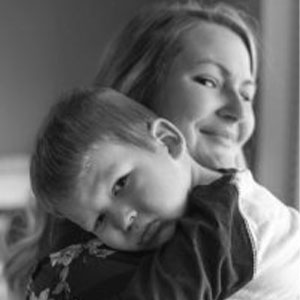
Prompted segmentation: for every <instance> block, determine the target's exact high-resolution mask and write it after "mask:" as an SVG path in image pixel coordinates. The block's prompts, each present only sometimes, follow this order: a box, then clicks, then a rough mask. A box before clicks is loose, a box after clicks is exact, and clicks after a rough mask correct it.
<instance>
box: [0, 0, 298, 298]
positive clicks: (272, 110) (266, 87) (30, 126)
mask: <svg viewBox="0 0 300 300" xmlns="http://www.w3.org/2000/svg"><path fill="white" fill-rule="evenodd" d="M147 2H148V3H149V2H150V1H149V0H148V1H146V0H126V1H124V0H109V1H103V0H102V1H99V0H84V1H83V0H48V1H47V0H46V1H39V0H27V1H17V0H1V2H0V45H1V46H0V65H1V68H0V232H1V231H2V232H4V231H5V227H6V224H7V222H6V220H7V218H9V216H10V214H11V213H12V212H13V211H14V210H16V209H20V208H22V207H23V206H24V205H26V203H27V201H28V199H29V198H30V188H29V180H28V157H29V155H30V153H31V150H32V148H33V142H34V137H35V134H36V132H37V129H38V127H39V125H40V123H41V121H42V119H43V118H44V116H45V114H46V112H47V111H48V109H49V107H50V106H51V104H52V103H53V101H54V100H55V99H56V97H57V96H58V95H59V94H61V92H62V91H65V90H68V89H70V88H72V87H76V86H81V85H85V84H89V83H90V82H91V81H92V80H93V78H94V75H95V74H96V71H97V67H98V62H99V60H100V56H101V53H102V52H103V50H104V47H105V45H106V44H107V42H108V41H109V40H110V39H111V38H112V37H113V36H114V35H115V34H116V33H117V32H118V31H119V30H120V29H121V28H122V27H123V26H124V24H125V23H126V22H127V20H128V19H129V18H130V17H131V16H132V15H133V14H134V13H135V12H136V11H137V9H139V8H140V7H142V6H143V5H145V4H147ZM210 2H217V1H210ZM223 2H229V3H231V4H233V5H236V6H238V7H240V8H243V9H245V10H246V11H247V12H248V13H250V14H252V15H253V16H254V17H255V18H256V19H257V20H258V24H259V28H260V31H261V36H262V38H261V39H262V44H261V48H262V51H263V54H262V58H261V76H260V88H259V91H258V95H257V100H256V104H255V109H256V114H257V128H256V132H255V134H254V138H253V139H252V141H251V142H250V144H249V145H248V156H249V158H250V166H251V169H252V170H253V171H254V173H255V176H256V178H257V179H258V181H259V182H261V183H262V184H263V185H265V186H266V187H268V188H269V189H270V190H271V191H272V192H273V193H274V194H275V195H277V196H278V197H279V198H280V199H282V201H284V202H285V203H287V204H289V205H292V206H294V207H296V208H299V0H285V1H282V0H243V1H240V0H231V1H230V0H227V1H223ZM0 236H1V235H0ZM1 247H2V246H1V241H0V259H1ZM3 293H4V292H3ZM0 299H4V297H1V292H0Z"/></svg>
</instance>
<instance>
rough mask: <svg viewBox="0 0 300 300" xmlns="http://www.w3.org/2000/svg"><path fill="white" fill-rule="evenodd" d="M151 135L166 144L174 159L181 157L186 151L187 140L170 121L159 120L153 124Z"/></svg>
mask: <svg viewBox="0 0 300 300" xmlns="http://www.w3.org/2000/svg"><path fill="white" fill-rule="evenodd" d="M150 131H151V135H152V136H153V137H154V138H155V139H156V140H157V141H158V142H160V143H162V144H164V145H165V146H166V147H167V149H168V152H169V153H170V155H171V156H172V157H173V158H175V159H176V158H178V157H180V156H181V154H182V153H183V151H184V149H185V139H184V137H183V135H182V133H181V132H180V131H179V129H178V128H177V127H176V126H175V125H174V124H173V123H171V122H170V121H168V120H166V119H162V118H158V119H156V120H155V121H153V123H152V124H151V127H150Z"/></svg>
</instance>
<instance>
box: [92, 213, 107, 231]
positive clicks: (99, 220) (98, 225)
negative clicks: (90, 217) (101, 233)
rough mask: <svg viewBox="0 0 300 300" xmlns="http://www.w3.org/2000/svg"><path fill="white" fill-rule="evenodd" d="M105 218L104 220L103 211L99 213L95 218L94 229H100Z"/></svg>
mask: <svg viewBox="0 0 300 300" xmlns="http://www.w3.org/2000/svg"><path fill="white" fill-rule="evenodd" d="M105 220H106V214H105V213H100V214H99V216H98V218H97V220H96V224H95V227H94V231H95V232H96V231H98V230H99V229H101V228H102V227H103V226H104V224H105Z"/></svg>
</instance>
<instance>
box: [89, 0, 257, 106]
mask: <svg viewBox="0 0 300 300" xmlns="http://www.w3.org/2000/svg"><path fill="white" fill-rule="evenodd" d="M174 3H175V4H173V5H170V4H167V3H165V4H161V5H154V6H153V7H151V8H146V9H145V10H143V11H142V12H140V13H138V14H137V15H136V16H135V17H134V18H132V19H131V21H130V22H129V23H128V24H127V26H126V27H125V28H124V29H123V30H122V31H121V32H120V34H119V36H117V38H116V39H115V41H114V42H113V43H112V44H111V45H110V46H109V48H108V49H107V52H106V53H105V55H104V56H103V61H102V66H100V71H99V73H98V75H97V77H96V80H95V85H102V86H109V87H112V88H114V89H116V90H118V91H120V92H122V93H124V94H126V95H127V96H128V97H130V98H133V99H135V100H138V101H140V102H142V103H143V104H144V105H146V106H147V107H150V108H151V109H154V110H155V107H153V106H154V104H153V102H152V101H153V99H157V98H158V96H159V95H160V92H161V90H162V88H163V85H164V84H165V80H166V77H167V75H168V72H169V69H170V67H171V66H172V64H173V62H174V60H175V58H176V56H177V55H178V54H179V53H180V51H182V49H183V47H184V44H183V42H182V38H183V36H184V34H185V33H186V32H187V31H188V30H190V29H192V28H194V27H196V26H201V24H203V23H207V22H208V23H212V24H218V25H221V26H224V27H226V28H228V29H230V30H232V31H233V32H234V33H236V34H237V35H238V36H240V38H241V39H242V41H243V42H244V44H245V45H246V47H247V50H248V52H249V56H250V61H251V72H252V74H253V76H254V78H256V75H257V66H258V61H257V60H258V58H257V39H256V33H254V27H255V26H254V21H253V20H252V19H251V18H250V16H248V15H247V14H246V13H245V12H243V11H240V10H238V9H236V8H233V7H232V6H229V5H227V4H222V3H220V4H217V5H210V6H201V5H200V4H199V3H198V1H195V0H194V1H184V2H178V1H174Z"/></svg>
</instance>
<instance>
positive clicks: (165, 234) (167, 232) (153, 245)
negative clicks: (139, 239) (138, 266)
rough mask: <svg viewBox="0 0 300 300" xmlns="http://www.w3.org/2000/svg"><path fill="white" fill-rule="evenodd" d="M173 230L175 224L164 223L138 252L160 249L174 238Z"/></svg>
mask: <svg viewBox="0 0 300 300" xmlns="http://www.w3.org/2000/svg"><path fill="white" fill-rule="evenodd" d="M175 229H176V224H175V222H168V223H165V224H164V225H163V226H161V228H160V229H159V230H158V232H157V233H156V234H155V235H154V236H153V237H152V238H151V240H150V241H149V242H148V243H147V244H144V245H141V248H142V249H139V250H153V249H157V248H159V247H161V246H162V245H164V244H165V243H167V242H168V241H169V240H170V239H171V238H172V237H173V236H174V234H175Z"/></svg>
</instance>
